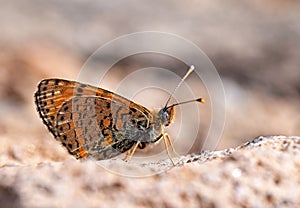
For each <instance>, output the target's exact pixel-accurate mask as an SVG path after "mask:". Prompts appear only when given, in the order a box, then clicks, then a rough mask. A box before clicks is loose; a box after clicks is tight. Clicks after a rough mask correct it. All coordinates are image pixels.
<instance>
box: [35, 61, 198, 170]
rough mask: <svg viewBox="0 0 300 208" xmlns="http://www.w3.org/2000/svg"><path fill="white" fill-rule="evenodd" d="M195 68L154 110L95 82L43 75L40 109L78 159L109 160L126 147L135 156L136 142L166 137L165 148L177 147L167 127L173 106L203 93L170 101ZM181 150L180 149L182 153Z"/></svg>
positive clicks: (140, 145) (144, 143)
mask: <svg viewBox="0 0 300 208" xmlns="http://www.w3.org/2000/svg"><path fill="white" fill-rule="evenodd" d="M193 70H194V66H191V67H190V68H189V70H188V72H187V73H186V75H185V76H184V78H183V79H182V80H181V82H180V83H179V84H178V86H177V87H176V88H175V89H174V91H173V93H172V94H171V95H170V97H169V99H168V101H167V103H166V105H165V106H164V107H163V108H162V109H160V110H159V111H150V110H148V109H147V108H145V107H143V106H142V105H139V104H137V103H134V102H133V101H131V100H129V99H126V98H124V97H122V96H120V95H117V94H116V93H113V92H110V91H108V90H105V89H102V88H97V87H94V86H92V85H88V84H83V83H80V82H77V81H70V80H64V79H56V78H54V79H44V80H42V81H41V82H40V83H39V84H38V87H37V88H38V89H37V91H36V92H35V95H34V97H35V104H36V107H37V111H38V113H39V115H40V117H41V119H42V120H43V123H44V124H45V125H46V126H47V127H48V130H49V131H50V132H51V133H52V134H53V136H54V138H55V139H56V140H58V141H59V142H61V144H62V145H63V146H64V147H65V148H66V149H67V150H68V152H69V153H70V154H71V155H73V156H75V157H76V158H77V159H81V158H93V159H96V160H105V159H110V158H113V157H116V156H117V155H119V154H121V153H126V154H127V155H128V156H129V157H130V158H131V157H132V156H133V154H134V152H135V151H136V149H137V148H139V149H143V148H145V147H146V146H147V145H148V144H151V143H156V142H158V141H160V140H162V139H163V141H164V145H165V148H166V152H167V154H168V156H169V158H170V160H171V162H172V163H173V165H175V163H174V161H173V159H172V157H171V155H170V153H169V150H168V143H169V144H170V146H171V148H172V151H173V152H174V153H175V154H177V153H176V151H175V149H174V147H173V144H172V141H171V139H170V137H169V135H168V134H167V133H165V131H164V130H165V128H166V127H167V126H169V125H170V124H171V122H172V121H173V119H174V115H175V110H174V107H175V106H177V105H180V104H185V103H189V102H194V101H196V102H200V103H204V99H203V98H198V99H194V100H190V101H186V102H182V103H175V104H173V105H170V106H168V103H169V101H170V99H171V97H172V95H173V94H174V92H175V91H176V89H177V88H178V87H179V86H180V84H181V83H183V81H184V80H185V79H186V77H188V75H189V74H190V73H191V72H192V71H193ZM177 155H178V154H177Z"/></svg>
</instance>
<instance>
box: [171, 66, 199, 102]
mask: <svg viewBox="0 0 300 208" xmlns="http://www.w3.org/2000/svg"><path fill="white" fill-rule="evenodd" d="M194 69H195V67H194V65H191V66H190V68H189V69H188V71H187V73H186V74H185V75H184V77H183V78H182V80H181V81H180V82H179V84H178V85H177V87H175V89H174V90H173V92H172V93H171V94H170V97H169V98H168V100H167V103H166V105H165V108H167V106H168V104H169V102H170V100H171V98H172V96H173V94H174V93H175V92H176V90H177V89H178V87H179V86H180V85H181V84H182V83H183V82H184V80H185V79H186V78H187V77H188V76H189V75H190V73H192V72H193V71H194Z"/></svg>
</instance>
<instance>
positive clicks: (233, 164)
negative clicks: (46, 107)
mask: <svg viewBox="0 0 300 208" xmlns="http://www.w3.org/2000/svg"><path fill="white" fill-rule="evenodd" d="M18 154H21V153H19V152H18V151H15V152H11V153H9V154H1V157H0V164H1V166H0V203H1V206H2V207H299V206H300V191H299V187H300V174H299V169H300V137H296V136H295V137H292V136H291V137H284V136H269V137H258V138H256V139H254V140H252V141H250V142H247V143H245V144H244V145H242V146H239V147H237V148H230V149H225V150H220V151H205V152H202V153H200V154H192V155H186V156H181V157H180V158H174V159H176V161H178V163H177V165H176V167H173V166H172V165H171V163H170V161H169V160H165V161H158V162H157V163H142V164H141V163H139V164H138V163H134V162H129V163H131V165H128V164H127V163H126V162H124V161H122V160H110V161H109V162H108V164H109V165H110V168H111V169H114V170H118V174H113V173H111V172H110V171H107V170H105V169H104V168H103V167H101V166H99V165H97V163H96V162H94V161H85V162H80V161H76V160H75V159H70V158H68V159H65V160H62V161H60V162H55V161H44V162H39V163H36V164H33V163H26V162H25V161H20V160H19V159H18V156H17V155H18ZM145 169H148V171H149V172H148V173H150V175H151V174H153V175H152V176H146V175H145V174H144V173H145V172H144V171H145ZM164 169H168V170H166V171H163V172H161V173H160V174H157V171H160V170H164ZM129 172H132V173H133V172H135V173H136V174H141V175H140V176H141V177H138V178H135V177H128V176H125V175H127V174H128V173H129ZM121 174H123V176H122V175H121Z"/></svg>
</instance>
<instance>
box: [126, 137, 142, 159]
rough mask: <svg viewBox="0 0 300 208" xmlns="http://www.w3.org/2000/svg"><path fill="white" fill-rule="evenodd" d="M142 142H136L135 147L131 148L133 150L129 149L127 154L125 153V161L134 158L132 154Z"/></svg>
mask: <svg viewBox="0 0 300 208" xmlns="http://www.w3.org/2000/svg"><path fill="white" fill-rule="evenodd" d="M140 144H141V142H140V141H138V142H137V143H135V145H134V146H133V148H131V150H129V151H127V152H126V155H125V158H124V160H125V161H130V160H131V158H132V156H133V155H134V153H135V151H136V149H137V147H138V146H139V145H140Z"/></svg>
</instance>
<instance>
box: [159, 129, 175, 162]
mask: <svg viewBox="0 0 300 208" xmlns="http://www.w3.org/2000/svg"><path fill="white" fill-rule="evenodd" d="M166 135H168V134H164V135H163V137H162V138H163V139H164V145H165V149H166V152H167V155H168V157H169V158H170V160H171V162H172V164H173V166H176V165H175V162H174V161H173V158H172V156H171V155H170V152H169V147H168V144H167V140H168V139H167V136H166ZM168 136H169V135H168Z"/></svg>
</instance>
